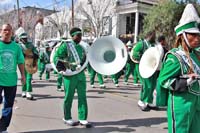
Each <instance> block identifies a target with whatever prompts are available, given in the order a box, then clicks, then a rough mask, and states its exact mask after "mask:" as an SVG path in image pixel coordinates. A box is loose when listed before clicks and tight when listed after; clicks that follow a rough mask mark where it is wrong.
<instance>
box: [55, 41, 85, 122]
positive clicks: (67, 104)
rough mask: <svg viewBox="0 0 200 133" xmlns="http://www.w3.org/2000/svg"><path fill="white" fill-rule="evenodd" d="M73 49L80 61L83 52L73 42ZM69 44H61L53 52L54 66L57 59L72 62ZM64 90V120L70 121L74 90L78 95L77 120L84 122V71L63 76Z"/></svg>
mask: <svg viewBox="0 0 200 133" xmlns="http://www.w3.org/2000/svg"><path fill="white" fill-rule="evenodd" d="M68 43H69V42H68ZM70 43H71V44H72V45H73V46H74V48H75V49H76V51H77V53H78V56H79V58H80V60H82V58H84V55H83V54H84V50H83V48H82V47H81V46H80V45H79V44H76V43H75V42H74V41H71V42H70ZM70 52H71V51H70V49H69V44H67V43H66V42H62V44H61V45H60V47H59V48H58V49H57V51H56V52H55V56H54V63H55V64H56V63H57V61H58V59H61V60H65V59H67V60H68V61H69V62H74V61H75V59H74V57H73V55H72V54H70ZM63 78H64V90H65V98H64V105H63V108H64V119H65V120H69V119H71V118H72V117H71V107H72V101H73V97H74V93H75V90H76V91H77V93H78V117H79V120H86V119H87V114H88V108H87V99H86V76H85V73H84V71H82V72H80V73H78V74H76V75H73V76H64V75H63Z"/></svg>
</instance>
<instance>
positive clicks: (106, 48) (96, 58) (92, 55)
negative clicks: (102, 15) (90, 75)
mask: <svg viewBox="0 0 200 133" xmlns="http://www.w3.org/2000/svg"><path fill="white" fill-rule="evenodd" d="M127 57H128V53H127V49H126V47H125V45H124V43H123V42H122V41H121V40H119V39H118V38H115V37H112V36H104V37H101V38H99V39H97V40H96V41H95V42H94V43H93V44H92V46H90V48H89V50H88V60H89V63H90V65H91V66H92V68H93V69H94V70H95V71H96V72H98V73H100V74H103V75H112V74H116V73H117V72H119V71H120V70H122V69H123V67H124V66H125V64H126V62H127Z"/></svg>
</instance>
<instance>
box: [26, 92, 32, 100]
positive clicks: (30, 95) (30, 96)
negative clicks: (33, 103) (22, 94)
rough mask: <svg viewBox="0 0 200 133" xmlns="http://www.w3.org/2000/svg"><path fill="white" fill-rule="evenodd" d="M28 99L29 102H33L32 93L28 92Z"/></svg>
mask: <svg viewBox="0 0 200 133" xmlns="http://www.w3.org/2000/svg"><path fill="white" fill-rule="evenodd" d="M26 98H27V99H28V100H33V96H32V94H31V92H26Z"/></svg>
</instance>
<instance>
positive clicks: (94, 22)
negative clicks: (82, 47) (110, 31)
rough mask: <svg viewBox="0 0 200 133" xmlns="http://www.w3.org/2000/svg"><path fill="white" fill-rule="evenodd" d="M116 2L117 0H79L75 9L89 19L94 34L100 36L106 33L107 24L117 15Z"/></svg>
mask: <svg viewBox="0 0 200 133" xmlns="http://www.w3.org/2000/svg"><path fill="white" fill-rule="evenodd" d="M115 4H116V2H115V0H88V2H86V1H85V0H79V1H78V2H77V5H76V9H75V10H76V11H77V14H81V15H82V16H84V18H85V19H86V20H87V22H88V24H89V27H91V31H90V32H91V33H92V35H93V36H94V37H100V36H101V35H103V34H104V30H105V29H104V28H105V26H106V25H108V24H109V23H110V19H111V18H112V17H113V16H114V15H115V11H114V10H115ZM75 16H76V14H75ZM88 29H89V28H88Z"/></svg>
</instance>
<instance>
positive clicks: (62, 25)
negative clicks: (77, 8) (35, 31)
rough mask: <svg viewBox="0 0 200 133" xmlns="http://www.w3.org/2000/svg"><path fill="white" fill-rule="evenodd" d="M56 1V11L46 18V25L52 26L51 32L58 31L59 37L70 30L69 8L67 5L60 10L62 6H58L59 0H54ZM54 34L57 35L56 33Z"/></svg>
mask: <svg viewBox="0 0 200 133" xmlns="http://www.w3.org/2000/svg"><path fill="white" fill-rule="evenodd" d="M54 3H55V6H54V10H55V11H56V12H55V13H54V14H52V15H50V16H47V17H46V18H45V25H46V26H47V27H51V28H52V29H51V32H54V33H55V32H56V33H58V34H57V36H58V37H63V36H66V35H65V34H66V33H67V31H68V25H69V22H68V20H69V9H68V8H66V7H65V8H63V9H62V10H61V11H59V10H60V8H58V6H57V4H58V2H57V0H54ZM53 36H54V37H55V35H53ZM51 37H52V36H51ZM46 38H48V37H46Z"/></svg>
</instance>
